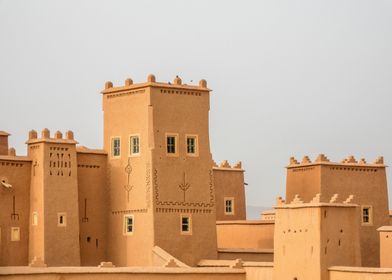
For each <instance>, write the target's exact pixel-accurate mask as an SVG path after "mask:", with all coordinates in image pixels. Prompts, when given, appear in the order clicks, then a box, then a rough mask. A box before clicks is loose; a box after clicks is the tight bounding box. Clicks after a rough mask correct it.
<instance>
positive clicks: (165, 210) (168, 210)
mask: <svg viewBox="0 0 392 280" xmlns="http://www.w3.org/2000/svg"><path fill="white" fill-rule="evenodd" d="M155 210H156V212H158V213H207V214H209V213H211V212H212V210H211V209H199V208H188V209H184V208H155Z"/></svg>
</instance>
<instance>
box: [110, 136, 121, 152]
mask: <svg viewBox="0 0 392 280" xmlns="http://www.w3.org/2000/svg"><path fill="white" fill-rule="evenodd" d="M120 155H121V141H120V137H113V138H112V156H113V157H119V156H120Z"/></svg>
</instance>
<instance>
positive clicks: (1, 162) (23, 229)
mask: <svg viewBox="0 0 392 280" xmlns="http://www.w3.org/2000/svg"><path fill="white" fill-rule="evenodd" d="M30 175H31V161H30V160H29V159H28V158H26V157H15V156H0V202H1V203H0V266H16V265H27V264H28V246H29V245H28V241H29V224H30ZM1 182H3V183H5V184H9V185H11V186H12V187H11V188H6V187H4V186H3V185H2V184H1ZM12 227H18V228H20V240H19V241H11V228H12Z"/></svg>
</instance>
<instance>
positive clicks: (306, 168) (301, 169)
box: [293, 167, 314, 172]
mask: <svg viewBox="0 0 392 280" xmlns="http://www.w3.org/2000/svg"><path fill="white" fill-rule="evenodd" d="M313 169H314V167H304V168H294V169H293V172H301V171H309V170H313Z"/></svg>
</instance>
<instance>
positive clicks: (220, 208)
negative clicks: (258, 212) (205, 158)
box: [213, 161, 246, 221]
mask: <svg viewBox="0 0 392 280" xmlns="http://www.w3.org/2000/svg"><path fill="white" fill-rule="evenodd" d="M214 165H215V166H214V167H213V174H214V186H215V198H216V220H217V221H227V220H246V205H245V183H244V172H245V171H244V170H243V169H242V166H241V162H238V163H237V164H235V165H234V166H233V167H231V166H230V165H229V163H228V162H227V161H224V162H222V163H221V164H220V165H219V166H217V165H216V164H214ZM225 198H230V199H233V201H234V213H232V214H227V213H225Z"/></svg>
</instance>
